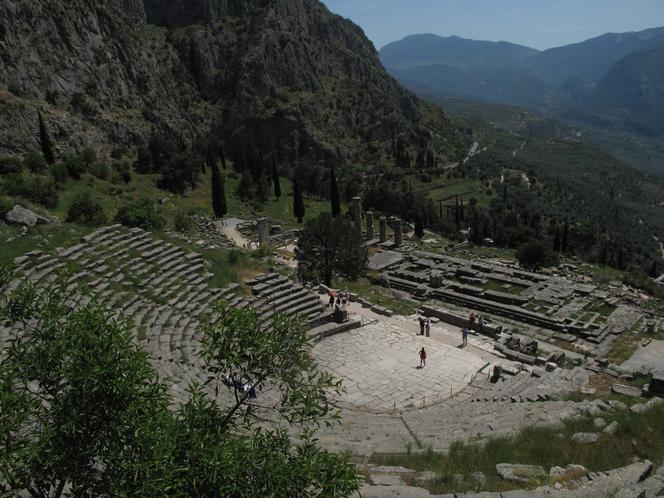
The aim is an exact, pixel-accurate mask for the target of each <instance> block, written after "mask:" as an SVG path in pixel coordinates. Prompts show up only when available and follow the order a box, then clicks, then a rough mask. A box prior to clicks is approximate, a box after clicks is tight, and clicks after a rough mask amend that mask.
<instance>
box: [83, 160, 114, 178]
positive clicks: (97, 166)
mask: <svg viewBox="0 0 664 498" xmlns="http://www.w3.org/2000/svg"><path fill="white" fill-rule="evenodd" d="M88 171H89V172H90V174H91V175H92V176H94V177H95V178H99V179H100V180H108V177H109V176H110V175H111V168H110V167H109V166H108V164H106V163H105V162H102V161H97V162H95V163H93V164H92V165H90V167H89V168H88Z"/></svg>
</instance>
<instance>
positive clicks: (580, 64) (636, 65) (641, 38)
mask: <svg viewBox="0 0 664 498" xmlns="http://www.w3.org/2000/svg"><path fill="white" fill-rule="evenodd" d="M662 44H664V28H652V29H647V30H643V31H639V32H633V33H620V34H615V33H609V34H606V35H602V36H599V37H596V38H592V39H590V40H586V41H584V42H581V43H576V44H573V45H567V46H564V47H558V48H553V49H550V50H545V51H543V52H537V51H536V50H533V49H529V48H527V47H523V46H520V45H514V44H511V43H506V42H498V43H495V42H484V41H475V40H465V39H463V38H459V37H454V36H453V37H449V38H442V37H439V36H435V35H415V36H409V37H407V38H404V39H403V40H401V41H398V42H394V43H390V44H389V45H387V46H385V47H384V48H383V49H382V50H381V51H380V57H381V61H382V62H383V64H384V65H385V66H386V68H387V69H388V71H389V72H390V73H391V74H392V75H393V76H395V77H396V78H397V79H399V80H400V81H401V82H402V83H403V84H404V85H406V86H408V87H409V88H410V89H412V90H413V91H416V92H420V93H422V94H423V95H427V96H431V95H432V94H436V93H437V94H438V95H441V96H461V97H465V98H471V99H478V100H484V101H489V102H496V103H501V104H512V105H520V106H527V107H531V108H535V109H538V110H540V111H550V112H555V115H556V116H558V117H564V119H566V120H570V121H578V122H581V123H587V124H590V125H592V126H596V127H601V128H612V129H615V130H618V129H623V130H628V131H630V132H636V133H642V134H647V135H653V134H662V133H664V124H663V123H664V120H662V114H661V109H662V107H663V105H662V103H661V98H662V91H661V86H660V85H661V81H662V78H661V71H662V70H661V69H659V67H660V66H662V67H664V63H663V62H664V61H663V60H662V58H661V46H662Z"/></svg>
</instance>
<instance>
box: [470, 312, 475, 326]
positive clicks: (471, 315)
mask: <svg viewBox="0 0 664 498" xmlns="http://www.w3.org/2000/svg"><path fill="white" fill-rule="evenodd" d="M474 324H475V313H472V312H471V313H470V328H471V330H472V328H473V325H474Z"/></svg>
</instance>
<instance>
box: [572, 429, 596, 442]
mask: <svg viewBox="0 0 664 498" xmlns="http://www.w3.org/2000/svg"><path fill="white" fill-rule="evenodd" d="M598 439H599V434H596V433H595V432H577V433H576V434H574V435H573V436H572V441H574V442H575V443H579V444H589V443H596V442H597V440H598Z"/></svg>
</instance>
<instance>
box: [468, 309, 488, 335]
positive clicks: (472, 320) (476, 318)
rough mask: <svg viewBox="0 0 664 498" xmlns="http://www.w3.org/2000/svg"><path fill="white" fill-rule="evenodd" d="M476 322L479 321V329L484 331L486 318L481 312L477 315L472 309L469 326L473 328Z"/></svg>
mask: <svg viewBox="0 0 664 498" xmlns="http://www.w3.org/2000/svg"><path fill="white" fill-rule="evenodd" d="M475 322H477V331H478V332H482V327H484V318H482V316H481V315H480V314H479V313H478V314H477V315H476V314H475V313H473V312H472V311H471V312H470V317H469V319H468V326H469V327H470V329H471V330H472V329H473V326H474V325H475Z"/></svg>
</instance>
